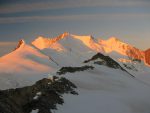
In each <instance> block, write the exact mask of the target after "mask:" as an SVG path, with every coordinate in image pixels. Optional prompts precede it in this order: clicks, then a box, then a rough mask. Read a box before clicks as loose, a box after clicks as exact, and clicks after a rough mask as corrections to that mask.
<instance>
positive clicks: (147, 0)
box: [0, 0, 150, 55]
mask: <svg viewBox="0 0 150 113" xmlns="http://www.w3.org/2000/svg"><path fill="white" fill-rule="evenodd" d="M63 32H69V33H72V34H77V35H92V36H93V37H95V38H102V39H108V38H109V37H111V36H115V37H117V38H119V39H120V40H122V41H124V42H127V43H129V44H132V45H134V46H136V47H137V48H140V49H142V50H145V49H147V48H150V45H149V42H150V0H0V48H1V49H0V51H2V50H3V48H4V49H5V51H6V50H7V48H6V47H8V45H9V48H11V47H14V44H15V42H17V41H18V40H20V39H24V40H26V41H32V40H33V39H35V38H36V37H37V36H39V35H42V36H45V37H55V36H57V35H59V34H61V33H63ZM9 48H8V50H9ZM2 54H3V53H2ZM0 55H1V53H0Z"/></svg>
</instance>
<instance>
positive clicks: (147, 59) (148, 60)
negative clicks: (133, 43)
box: [145, 49, 150, 65]
mask: <svg viewBox="0 0 150 113" xmlns="http://www.w3.org/2000/svg"><path fill="white" fill-rule="evenodd" d="M145 63H147V64H148V65H150V49H148V50H146V51H145Z"/></svg>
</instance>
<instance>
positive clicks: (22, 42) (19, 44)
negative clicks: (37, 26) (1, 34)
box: [15, 39, 25, 50]
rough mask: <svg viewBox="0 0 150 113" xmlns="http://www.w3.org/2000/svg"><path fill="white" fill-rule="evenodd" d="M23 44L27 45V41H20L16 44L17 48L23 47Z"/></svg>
mask: <svg viewBox="0 0 150 113" xmlns="http://www.w3.org/2000/svg"><path fill="white" fill-rule="evenodd" d="M23 45H25V41H24V40H23V39H22V40H20V41H19V42H18V45H17V46H16V48H15V50H17V49H19V48H20V47H22V46H23Z"/></svg>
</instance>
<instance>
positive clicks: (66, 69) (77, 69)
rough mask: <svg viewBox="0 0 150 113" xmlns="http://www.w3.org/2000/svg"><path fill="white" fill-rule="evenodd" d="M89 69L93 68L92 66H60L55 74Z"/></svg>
mask: <svg viewBox="0 0 150 113" xmlns="http://www.w3.org/2000/svg"><path fill="white" fill-rule="evenodd" d="M89 69H91V70H92V69H94V67H93V66H88V65H85V66H81V67H62V68H61V69H60V70H59V71H58V72H57V74H59V75H62V74H66V73H74V72H78V71H85V70H89Z"/></svg>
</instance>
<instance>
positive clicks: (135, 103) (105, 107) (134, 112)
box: [55, 66, 150, 113]
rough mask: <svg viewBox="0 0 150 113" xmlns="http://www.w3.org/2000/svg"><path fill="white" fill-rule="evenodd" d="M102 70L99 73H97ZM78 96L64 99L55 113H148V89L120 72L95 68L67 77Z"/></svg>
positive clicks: (149, 92) (67, 75) (66, 96)
mask: <svg viewBox="0 0 150 113" xmlns="http://www.w3.org/2000/svg"><path fill="white" fill-rule="evenodd" d="M99 68H101V69H99ZM64 76H65V77H67V78H69V79H70V80H71V81H72V82H73V83H75V84H76V85H77V87H78V93H79V95H78V96H72V95H65V96H64V99H65V104H64V105H63V106H58V110H57V111H55V113H148V112H149V111H150V101H149V99H148V98H150V89H149V85H146V84H144V83H142V82H140V81H139V80H137V79H136V78H132V77H130V76H129V75H128V74H126V73H122V72H121V71H120V70H115V69H109V70H108V68H107V67H103V66H98V67H97V68H96V69H94V70H92V71H88V72H78V73H74V74H66V75H64Z"/></svg>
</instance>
